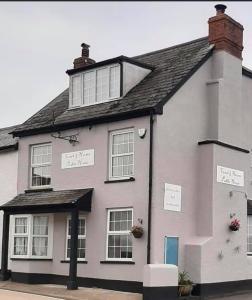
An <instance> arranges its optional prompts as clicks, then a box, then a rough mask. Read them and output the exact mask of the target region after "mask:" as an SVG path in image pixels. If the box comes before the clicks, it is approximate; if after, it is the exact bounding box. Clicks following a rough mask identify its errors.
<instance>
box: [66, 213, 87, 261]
mask: <svg viewBox="0 0 252 300" xmlns="http://www.w3.org/2000/svg"><path fill="white" fill-rule="evenodd" d="M79 219H80V220H85V234H84V235H81V234H78V240H79V239H85V246H86V247H85V258H77V261H86V256H87V238H86V236H87V219H86V217H85V216H79ZM69 221H70V222H71V216H68V217H67V224H66V243H65V260H66V261H70V257H67V240H68V239H70V240H71V235H69V234H68V230H69Z"/></svg>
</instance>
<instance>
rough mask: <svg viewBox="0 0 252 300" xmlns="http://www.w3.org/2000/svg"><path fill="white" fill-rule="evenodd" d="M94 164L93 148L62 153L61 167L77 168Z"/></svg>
mask: <svg viewBox="0 0 252 300" xmlns="http://www.w3.org/2000/svg"><path fill="white" fill-rule="evenodd" d="M93 165H94V149H89V150H81V151H75V152H69V153H62V155H61V168H62V169H69V168H79V167H86V166H93Z"/></svg>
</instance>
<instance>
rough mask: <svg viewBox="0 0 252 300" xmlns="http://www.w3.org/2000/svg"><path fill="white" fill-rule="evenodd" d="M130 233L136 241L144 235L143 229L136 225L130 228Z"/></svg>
mask: <svg viewBox="0 0 252 300" xmlns="http://www.w3.org/2000/svg"><path fill="white" fill-rule="evenodd" d="M130 232H131V233H132V234H133V236H134V237H135V238H136V239H139V238H141V237H142V235H143V233H144V231H143V227H141V226H137V225H135V226H133V227H132V228H131V231H130Z"/></svg>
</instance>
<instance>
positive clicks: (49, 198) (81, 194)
mask: <svg viewBox="0 0 252 300" xmlns="http://www.w3.org/2000/svg"><path fill="white" fill-rule="evenodd" d="M92 192H93V189H92V188H87V189H76V190H62V191H53V190H51V191H48V190H44V191H43V190H42V191H36V192H34V191H27V192H25V193H23V194H19V195H17V196H16V197H15V198H13V199H12V200H11V201H9V202H7V203H5V204H4V205H2V206H0V210H3V211H5V212H8V213H10V214H18V213H53V212H61V211H69V210H71V209H72V208H78V210H82V211H91V199H92Z"/></svg>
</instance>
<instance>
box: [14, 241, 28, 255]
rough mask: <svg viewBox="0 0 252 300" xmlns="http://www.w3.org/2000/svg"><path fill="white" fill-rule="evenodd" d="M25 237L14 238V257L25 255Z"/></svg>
mask: <svg viewBox="0 0 252 300" xmlns="http://www.w3.org/2000/svg"><path fill="white" fill-rule="evenodd" d="M27 245H28V238H27V237H14V255H27V249H28V248H27Z"/></svg>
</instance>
